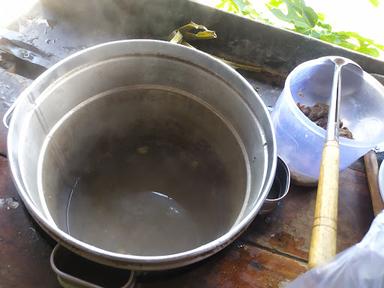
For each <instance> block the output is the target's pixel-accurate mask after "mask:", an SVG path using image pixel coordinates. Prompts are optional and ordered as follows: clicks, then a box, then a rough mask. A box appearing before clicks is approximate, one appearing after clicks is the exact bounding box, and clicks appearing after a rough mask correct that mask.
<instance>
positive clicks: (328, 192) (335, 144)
mask: <svg viewBox="0 0 384 288" xmlns="http://www.w3.org/2000/svg"><path fill="white" fill-rule="evenodd" d="M330 60H331V61H332V62H333V63H334V64H335V70H334V74H333V83H332V94H331V101H330V107H329V112H328V123H327V135H326V140H325V144H324V148H323V152H322V159H321V166H320V177H319V182H318V187H317V196H316V207H315V216H314V222H313V226H312V237H311V245H310V250H309V263H308V265H309V267H310V268H312V267H314V266H318V265H320V264H323V263H325V262H327V261H328V260H330V259H332V258H333V256H334V255H335V254H336V236H337V202H338V193H339V154H340V153H339V122H340V115H339V114H340V99H341V70H342V68H343V67H344V66H346V65H349V64H351V65H354V66H355V67H357V68H359V69H360V70H362V69H361V67H360V66H359V65H358V64H356V63H355V62H353V61H351V60H349V59H346V58H341V57H331V58H330Z"/></svg>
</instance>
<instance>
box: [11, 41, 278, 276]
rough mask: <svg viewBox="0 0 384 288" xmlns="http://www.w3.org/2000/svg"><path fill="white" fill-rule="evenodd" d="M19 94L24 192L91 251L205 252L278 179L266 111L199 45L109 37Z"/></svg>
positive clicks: (95, 254) (19, 173)
mask: <svg viewBox="0 0 384 288" xmlns="http://www.w3.org/2000/svg"><path fill="white" fill-rule="evenodd" d="M20 97H21V98H20V100H19V101H18V104H17V106H16V108H15V111H14V115H13V117H12V120H11V124H10V128H9V135H8V149H9V155H10V156H9V157H10V163H11V169H12V174H13V177H14V180H15V183H16V185H17V188H18V190H19V193H20V195H21V197H22V199H23V201H24V203H25V204H26V206H27V208H28V210H29V211H30V213H31V214H32V216H33V217H34V218H35V219H36V220H37V221H38V223H39V224H40V225H41V226H42V227H43V228H44V229H45V230H46V231H47V232H48V233H49V234H50V235H51V236H52V237H54V238H55V239H56V240H58V241H59V243H60V244H62V245H64V246H65V247H67V248H69V249H70V250H72V251H73V252H75V253H77V254H80V255H81V256H83V257H86V258H88V259H90V260H93V261H96V262H99V263H102V264H106V265H110V266H114V267H121V268H131V269H135V270H159V269H169V268H175V267H180V266H183V265H187V264H190V263H193V262H196V261H199V260H201V259H203V258H206V257H208V256H209V255H212V254H213V253H215V252H217V251H219V250H220V249H222V248H223V247H225V246H226V245H228V244H229V243H231V242H232V241H233V240H234V239H235V238H236V237H237V236H238V235H239V234H240V233H241V232H242V231H244V229H245V228H246V227H247V226H248V225H249V224H250V222H251V221H252V219H253V218H254V217H255V216H256V214H257V212H258V211H259V209H260V207H261V205H262V204H263V201H264V200H265V198H266V196H267V194H268V191H269V189H270V187H271V184H272V181H273V178H274V173H275V166H276V146H275V139H274V133H273V130H272V126H271V121H270V117H269V115H268V111H267V109H266V107H265V106H264V104H263V103H262V101H261V99H260V97H259V96H258V95H257V93H256V92H255V91H254V90H253V89H252V87H251V86H250V85H249V84H248V83H247V82H246V81H245V80H244V79H243V78H242V77H241V76H240V75H239V74H238V73H237V72H235V71H234V70H233V69H231V68H230V67H228V66H226V65H225V64H223V63H221V62H219V61H217V60H215V59H214V58H212V57H210V56H209V55H207V54H205V53H202V52H198V51H196V50H193V49H189V48H186V47H181V46H179V45H174V44H170V43H167V42H162V41H155V40H131V41H117V42H111V43H106V44H102V45H99V46H95V47H93V48H89V49H86V50H84V51H82V52H80V53H77V54H75V55H73V56H70V57H69V58H67V59H65V60H63V61H62V62H60V63H58V64H57V65H55V66H54V67H52V68H51V69H49V70H48V71H47V72H45V73H44V74H42V75H41V76H40V77H39V78H38V79H37V80H36V81H35V82H34V83H33V84H32V85H31V86H30V87H29V88H28V89H27V90H26V91H25V92H24V93H23V94H22V95H21V96H20Z"/></svg>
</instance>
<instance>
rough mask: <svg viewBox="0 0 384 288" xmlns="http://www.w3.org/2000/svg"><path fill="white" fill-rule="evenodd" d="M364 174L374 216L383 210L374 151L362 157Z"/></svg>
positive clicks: (383, 205)
mask: <svg viewBox="0 0 384 288" xmlns="http://www.w3.org/2000/svg"><path fill="white" fill-rule="evenodd" d="M364 164H365V174H366V175H367V179H368V187H369V192H370V193H371V201H372V208H373V214H374V215H375V216H376V215H377V214H379V213H380V212H381V211H382V210H383V209H384V204H383V200H382V199H381V195H380V191H379V182H378V178H377V177H378V173H379V165H378V164H377V157H376V153H375V151H372V150H371V151H369V152H368V153H367V154H365V155H364Z"/></svg>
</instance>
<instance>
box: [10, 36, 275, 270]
mask: <svg viewBox="0 0 384 288" xmlns="http://www.w3.org/2000/svg"><path fill="white" fill-rule="evenodd" d="M133 43H135V44H140V45H153V46H155V47H167V46H168V47H169V48H171V47H172V49H179V50H180V51H181V50H184V52H185V53H189V54H191V53H193V54H195V56H197V57H198V61H197V62H199V64H196V62H195V63H194V65H196V66H198V67H200V68H201V69H204V70H207V69H210V70H214V72H216V73H215V76H217V77H218V78H220V79H223V75H222V74H223V73H229V74H232V75H234V76H235V79H236V82H237V87H236V88H237V89H235V88H233V89H234V90H235V91H236V92H238V87H239V86H242V88H244V89H247V90H249V92H250V93H249V94H252V97H253V98H254V100H255V101H257V102H258V103H259V104H261V105H260V106H261V109H263V110H264V114H265V115H264V117H266V118H267V120H268V124H269V126H270V127H271V131H270V132H271V135H272V140H271V141H270V142H269V143H267V145H272V155H271V156H272V157H271V158H272V164H271V173H270V175H269V177H266V178H264V184H263V186H262V188H261V194H260V195H259V198H258V200H256V201H257V203H256V204H255V206H254V207H253V209H252V210H251V211H250V212H249V213H248V214H247V215H246V216H245V217H244V218H243V219H242V220H241V221H240V222H238V223H237V224H236V225H234V226H233V227H232V228H231V229H229V230H228V231H227V232H226V233H225V234H223V235H222V236H220V237H218V238H216V239H215V240H213V241H210V242H208V243H206V244H204V245H201V246H199V247H197V248H194V249H191V250H187V251H183V252H180V253H175V254H169V255H161V256H138V255H130V254H121V253H116V252H111V251H108V250H104V249H101V248H98V247H95V246H93V245H90V244H88V243H85V242H82V241H80V240H78V239H76V238H74V237H73V236H71V235H69V234H67V233H65V232H64V231H62V230H61V229H59V228H58V227H57V226H56V225H52V223H51V222H50V221H48V219H47V217H45V216H44V215H43V214H42V213H41V211H39V210H38V208H37V207H36V205H35V204H34V202H33V200H32V199H31V198H30V197H29V194H28V193H27V191H26V189H25V188H24V184H23V181H22V179H21V177H18V175H19V174H18V173H17V172H18V161H17V156H16V155H14V154H13V153H9V163H10V167H11V171H12V177H13V180H14V182H15V184H16V187H17V189H18V191H19V195H20V197H21V198H22V200H23V202H24V203H25V204H26V206H27V208H28V211H29V213H30V214H31V215H32V216H33V218H35V220H36V221H37V222H38V223H39V225H40V226H42V228H43V229H44V230H45V231H46V232H47V233H48V234H50V235H51V236H52V237H53V238H55V239H56V240H58V241H59V242H61V241H63V242H64V243H62V244H64V246H66V247H67V248H70V249H71V250H74V251H75V252H76V253H78V254H82V255H83V256H85V257H86V258H90V259H91V260H94V261H96V262H100V263H107V265H111V266H115V267H134V268H135V269H138V270H140V269H142V270H149V269H150V270H158V269H161V270H162V269H169V268H176V267H180V266H184V265H187V264H191V263H194V262H197V261H199V260H202V259H203V258H206V257H208V256H210V255H212V254H213V253H215V252H217V251H219V250H221V249H223V248H224V247H225V246H227V245H228V244H230V243H231V242H232V241H233V240H234V239H235V238H236V237H237V236H238V235H239V234H240V233H242V232H243V231H244V230H245V229H246V228H247V227H248V225H249V224H250V223H251V221H252V220H253V218H254V217H255V216H256V215H257V213H258V211H259V210H260V208H261V206H262V204H263V202H264V200H265V199H266V197H267V194H268V192H269V190H270V188H271V186H272V182H273V179H274V174H275V170H276V161H277V153H276V149H277V148H276V138H275V132H274V130H273V128H272V121H271V117H270V115H269V112H268V110H267V107H266V106H265V105H264V103H263V102H262V100H261V98H260V96H259V95H258V94H257V92H256V91H254V89H253V87H252V86H251V85H250V84H249V83H248V82H247V81H246V80H245V79H244V78H243V76H241V75H240V74H239V73H238V72H237V71H235V70H234V69H233V68H231V67H230V66H228V65H227V64H225V63H223V62H221V61H219V60H217V59H216V58H214V57H213V56H211V55H209V54H207V53H205V52H202V51H199V50H196V49H193V48H189V47H185V46H181V45H178V44H173V43H169V42H166V41H161V40H149V39H135V40H118V41H112V42H107V43H103V44H99V45H96V46H93V47H90V48H86V49H84V50H81V51H79V52H76V53H74V54H72V55H70V56H69V57H67V58H65V59H63V60H61V61H59V62H58V63H56V64H55V65H53V66H52V67H51V68H49V69H48V70H47V71H45V72H44V73H42V74H41V75H40V76H39V77H38V78H37V79H36V80H35V81H34V82H33V83H32V84H31V85H30V86H29V87H28V88H27V89H25V90H24V91H23V92H22V93H21V95H20V96H19V97H20V98H27V97H28V95H29V94H30V93H31V92H32V91H33V90H34V89H35V88H36V87H37V86H38V85H39V84H41V83H43V82H44V81H45V78H46V77H47V76H48V75H50V74H52V73H54V72H55V71H56V70H58V69H59V68H60V67H61V66H62V65H63V64H64V63H68V62H70V61H73V60H74V59H76V58H77V57H78V56H80V55H83V54H85V53H87V52H89V51H93V50H96V49H100V48H105V47H108V46H110V45H116V44H117V45H129V44H133ZM159 55H160V54H159ZM200 62H201V63H204V64H203V65H202V64H201V63H200ZM207 67H209V68H207ZM217 68H220V69H221V70H222V71H223V72H221V73H219V72H218V71H216V70H217ZM238 94H239V95H240V93H238ZM245 104H247V103H245ZM18 106H20V105H16V108H15V111H14V117H12V119H11V122H10V126H9V132H8V135H12V134H13V133H15V132H14V126H15V121H16V118H18V117H17V115H18V114H19V113H18V110H19V109H18V108H19V107H18ZM251 110H252V109H251ZM13 138H14V137H8V140H7V147H8V151H12V147H13V146H14V145H17V143H14V139H13ZM268 158H269V157H268ZM267 176H268V175H267ZM98 256H99V257H100V256H101V257H102V258H103V259H102V260H100V258H99V257H98Z"/></svg>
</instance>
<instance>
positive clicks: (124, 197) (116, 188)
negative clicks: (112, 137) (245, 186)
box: [68, 141, 234, 255]
mask: <svg viewBox="0 0 384 288" xmlns="http://www.w3.org/2000/svg"><path fill="white" fill-rule="evenodd" d="M209 150H210V149H207V150H206V153H204V154H202V153H200V154H194V153H193V152H192V151H188V150H185V149H183V148H182V147H178V146H176V145H175V144H174V143H166V142H161V141H153V142H150V143H148V142H147V143H145V145H138V146H137V147H133V149H124V148H123V147H121V148H120V149H117V151H114V152H113V153H112V154H111V155H109V156H105V157H104V158H103V159H102V161H100V163H99V165H98V166H96V167H94V169H92V170H91V171H89V173H86V174H84V175H82V176H81V177H80V178H78V180H77V181H76V184H75V185H74V189H73V194H72V196H71V200H70V204H69V208H68V230H69V233H70V234H71V235H73V236H75V237H76V238H78V239H80V240H82V241H84V242H87V243H91V244H93V245H95V246H97V247H103V248H104V249H107V250H110V251H116V252H120V253H128V254H137V255H156V254H168V253H174V252H175V251H184V250H186V249H190V248H191V247H198V246H199V245H202V244H204V243H205V242H207V241H209V240H212V239H215V238H216V237H219V236H220V235H221V234H223V233H224V232H225V231H227V230H228V229H229V228H230V226H231V225H232V224H233V220H234V219H231V218H230V217H228V216H229V215H228V214H229V210H230V209H231V208H230V205H231V204H230V203H228V201H229V198H228V197H226V195H227V194H228V193H229V191H227V190H228V188H229V187H228V183H227V181H228V180H227V175H226V173H227V172H226V171H225V170H224V169H223V165H222V163H220V160H219V159H217V157H216V155H214V153H213V152H211V151H209Z"/></svg>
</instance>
